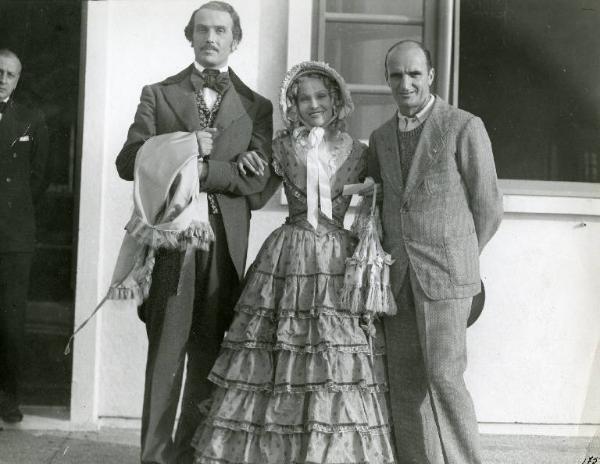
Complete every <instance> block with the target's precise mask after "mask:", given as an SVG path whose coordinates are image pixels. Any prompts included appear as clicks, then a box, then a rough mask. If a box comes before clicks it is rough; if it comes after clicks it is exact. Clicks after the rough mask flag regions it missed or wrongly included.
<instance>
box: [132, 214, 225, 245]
mask: <svg viewBox="0 0 600 464" xmlns="http://www.w3.org/2000/svg"><path fill="white" fill-rule="evenodd" d="M125 229H126V230H127V232H128V233H129V234H130V235H131V236H132V237H133V238H135V239H136V241H137V242H139V243H141V244H143V245H148V246H149V247H150V248H152V249H157V248H170V249H177V250H181V251H185V250H186V249H187V248H188V247H192V248H199V249H201V250H205V251H206V250H208V249H209V246H210V243H211V242H213V241H214V240H215V234H214V232H213V230H212V227H211V226H210V224H208V223H205V222H202V223H195V224H192V225H190V226H189V227H188V228H187V229H185V230H181V231H172V230H159V229H157V228H155V227H153V226H151V225H150V224H147V223H145V222H144V221H143V220H142V219H141V218H140V217H139V216H135V215H134V216H133V217H132V218H131V219H130V220H129V222H128V223H127V225H126V226H125Z"/></svg>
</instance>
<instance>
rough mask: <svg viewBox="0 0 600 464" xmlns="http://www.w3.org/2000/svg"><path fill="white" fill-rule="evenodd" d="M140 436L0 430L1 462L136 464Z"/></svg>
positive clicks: (517, 451)
mask: <svg viewBox="0 0 600 464" xmlns="http://www.w3.org/2000/svg"><path fill="white" fill-rule="evenodd" d="M138 440H139V432H138V431H136V430H121V429H102V430H100V431H98V432H64V431H63V432H60V431H32V430H15V429H3V430H0V464H138V463H139V460H138V452H139V448H138ZM483 444H484V450H485V453H484V463H485V464H538V463H539V464H582V463H585V464H597V463H598V464H600V446H599V443H598V439H595V440H592V441H590V440H589V439H582V438H563V437H533V436H515V435H510V436H509V435H483ZM593 457H597V458H598V459H597V460H594V459H593ZM589 458H592V459H589Z"/></svg>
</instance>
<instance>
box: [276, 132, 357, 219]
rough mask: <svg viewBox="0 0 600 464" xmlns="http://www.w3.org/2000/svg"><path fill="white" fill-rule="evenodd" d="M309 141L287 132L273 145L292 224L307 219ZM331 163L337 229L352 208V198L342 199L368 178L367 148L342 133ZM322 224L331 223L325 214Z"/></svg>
mask: <svg viewBox="0 0 600 464" xmlns="http://www.w3.org/2000/svg"><path fill="white" fill-rule="evenodd" d="M307 150H308V147H307V143H306V138H304V137H299V138H298V139H294V138H293V137H291V136H290V135H289V133H288V132H284V133H283V134H282V135H280V136H279V137H277V138H276V139H275V140H274V141H273V168H274V171H275V173H276V174H277V175H278V176H280V177H281V178H282V179H283V185H284V192H285V196H286V198H287V201H288V210H289V216H290V220H291V221H295V220H299V221H302V220H303V219H304V218H305V216H306V210H307V203H306V171H307V169H306V151H307ZM330 154H331V158H330V161H329V163H328V168H329V169H328V171H329V172H328V174H329V182H330V186H331V203H332V211H333V219H334V222H336V223H337V224H338V225H341V224H342V223H343V220H344V215H345V214H346V211H347V210H348V206H349V205H350V199H351V197H350V196H346V195H342V190H343V188H344V185H346V184H355V183H357V182H361V181H362V180H363V179H364V177H365V175H366V166H367V163H366V146H365V145H364V144H362V143H360V142H359V141H357V140H354V139H352V138H351V137H350V136H349V135H348V134H346V133H343V134H342V136H341V137H340V140H339V142H338V143H336V144H334V145H333V147H332V149H331V150H330ZM319 217H320V219H319V221H320V222H322V221H323V220H325V221H328V219H327V218H326V217H325V216H323V215H322V214H320V215H319Z"/></svg>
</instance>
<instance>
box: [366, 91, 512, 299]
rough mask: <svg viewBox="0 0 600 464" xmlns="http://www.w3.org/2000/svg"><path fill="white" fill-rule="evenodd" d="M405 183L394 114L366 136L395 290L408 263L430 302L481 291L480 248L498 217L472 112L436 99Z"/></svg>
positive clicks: (491, 174) (488, 155) (491, 172)
mask: <svg viewBox="0 0 600 464" xmlns="http://www.w3.org/2000/svg"><path fill="white" fill-rule="evenodd" d="M424 124H425V125H424V127H423V131H422V132H421V136H420V139H419V142H418V145H417V148H416V151H415V155H414V158H413V161H412V164H411V167H410V170H409V173H408V178H407V180H406V185H403V181H402V175H401V172H400V156H399V151H398V136H397V130H398V122H397V118H396V116H394V117H393V118H392V119H390V120H389V121H388V122H386V123H385V124H384V125H383V126H381V127H380V128H379V129H377V130H375V131H374V132H373V134H372V135H371V139H370V142H369V175H370V176H372V177H373V178H374V179H375V180H376V181H377V182H381V183H382V184H383V209H382V222H383V230H384V240H383V242H384V243H383V245H384V248H385V249H386V251H388V252H389V253H391V254H392V257H393V258H394V260H395V261H394V264H393V265H392V268H391V272H390V278H391V280H392V286H393V287H394V289H395V291H399V290H400V286H401V285H402V282H403V280H404V278H405V276H406V272H407V270H408V268H409V266H410V267H412V269H413V270H414V272H415V274H416V276H417V278H418V280H419V284H420V286H421V288H422V289H423V291H424V292H425V294H426V295H427V297H428V298H431V299H432V300H440V299H451V298H467V297H470V296H473V295H475V294H477V293H478V292H479V291H480V276H479V253H480V252H481V250H482V249H483V247H484V246H485V244H486V243H487V242H488V241H489V240H490V238H491V237H492V235H493V234H494V233H495V232H496V230H497V229H498V226H499V225H500V221H501V219H502V213H503V207H502V195H501V193H500V191H499V189H498V184H497V177H496V169H495V165H494V158H493V155H492V147H491V144H490V140H489V138H488V135H487V132H486V130H485V127H484V125H483V123H482V121H481V119H479V118H478V117H476V116H473V115H472V114H470V113H468V112H466V111H463V110H460V109H458V108H454V107H452V106H450V105H448V104H447V103H446V102H444V101H443V100H442V99H441V98H439V97H437V98H436V101H435V103H434V106H433V109H432V111H431V113H430V115H429V118H428V119H427V121H426V122H425V123H424Z"/></svg>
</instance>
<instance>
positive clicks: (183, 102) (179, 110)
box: [163, 66, 252, 158]
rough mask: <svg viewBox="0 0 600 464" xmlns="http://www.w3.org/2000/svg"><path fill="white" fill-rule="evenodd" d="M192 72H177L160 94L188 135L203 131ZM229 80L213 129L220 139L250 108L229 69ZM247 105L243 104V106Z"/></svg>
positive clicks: (216, 155) (190, 70) (217, 151)
mask: <svg viewBox="0 0 600 464" xmlns="http://www.w3.org/2000/svg"><path fill="white" fill-rule="evenodd" d="M191 72H192V67H191V66H190V67H189V68H188V69H186V70H184V71H183V72H181V73H179V74H178V75H176V76H173V77H172V78H169V79H167V80H165V81H164V84H165V85H164V86H163V94H164V96H165V100H166V101H167V103H168V105H169V106H170V107H171V109H172V110H173V112H174V113H175V114H176V116H177V118H178V119H179V120H180V122H181V124H182V126H183V127H185V129H186V130H187V131H189V132H194V131H196V130H199V129H202V127H201V126H200V116H199V115H198V107H197V106H196V94H195V91H194V87H193V86H192V84H191V82H190V79H189V75H190V73H191ZM229 72H230V75H231V80H232V85H231V86H230V87H229V89H228V90H227V92H225V95H224V96H223V99H222V100H221V105H220V107H219V110H218V112H217V116H216V118H215V122H214V127H216V128H218V129H219V133H220V136H222V135H223V132H225V131H226V130H227V128H228V127H229V126H231V124H232V123H233V122H235V121H236V120H238V119H239V118H240V117H242V116H243V115H245V114H247V110H246V106H251V105H252V102H249V101H248V100H247V98H245V97H244V95H243V94H242V93H240V92H238V89H237V88H236V87H237V86H238V85H243V84H240V83H238V82H241V81H239V78H237V76H236V75H235V74H234V73H233V71H232V70H231V69H230V70H229ZM245 103H246V104H245ZM218 155H219V150H214V152H213V157H215V158H218Z"/></svg>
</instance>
